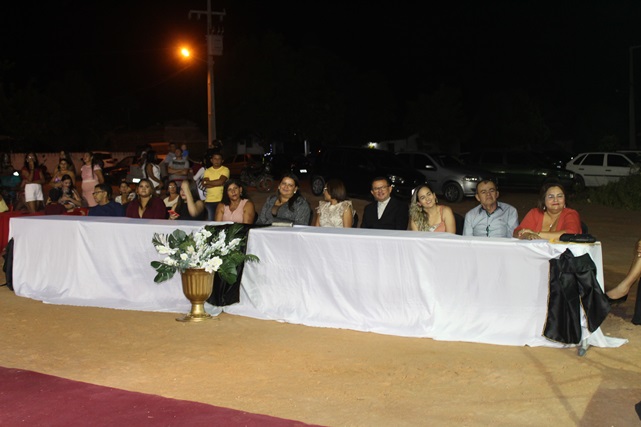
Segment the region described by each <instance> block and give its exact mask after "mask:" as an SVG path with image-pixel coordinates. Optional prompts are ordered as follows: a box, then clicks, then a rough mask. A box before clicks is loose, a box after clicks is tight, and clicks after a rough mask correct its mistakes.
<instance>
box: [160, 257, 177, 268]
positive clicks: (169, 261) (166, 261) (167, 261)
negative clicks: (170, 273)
mask: <svg viewBox="0 0 641 427" xmlns="http://www.w3.org/2000/svg"><path fill="white" fill-rule="evenodd" d="M162 262H163V264H167V265H172V266H175V265H178V262H176V260H175V259H173V258H171V257H167V258H165V259H164V260H163V261H162Z"/></svg>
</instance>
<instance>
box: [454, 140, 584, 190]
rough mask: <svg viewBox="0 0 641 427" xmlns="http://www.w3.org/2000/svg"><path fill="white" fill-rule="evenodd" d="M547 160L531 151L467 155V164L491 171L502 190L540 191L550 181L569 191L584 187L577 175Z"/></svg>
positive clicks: (487, 151)
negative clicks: (581, 185) (576, 178)
mask: <svg viewBox="0 0 641 427" xmlns="http://www.w3.org/2000/svg"><path fill="white" fill-rule="evenodd" d="M545 159H546V157H544V156H537V155H536V153H532V152H530V151H502V150H484V151H479V152H474V153H469V154H467V155H466V157H465V164H466V165H471V166H476V167H480V168H482V169H485V170H487V171H489V172H490V173H492V174H493V175H494V176H495V177H496V179H497V185H498V186H499V187H501V188H513V189H525V190H539V189H540V188H541V186H542V185H543V184H544V183H546V182H550V181H556V182H559V183H560V184H561V185H563V186H564V187H565V188H566V189H568V190H576V189H578V188H577V187H580V184H581V183H580V182H579V181H577V180H575V177H574V173H573V172H571V171H568V170H566V169H562V168H558V167H557V166H556V165H554V164H550V163H548V162H547V161H546V160H545Z"/></svg>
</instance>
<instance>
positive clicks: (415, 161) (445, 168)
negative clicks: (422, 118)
mask: <svg viewBox="0 0 641 427" xmlns="http://www.w3.org/2000/svg"><path fill="white" fill-rule="evenodd" d="M396 157H397V158H399V159H400V160H401V161H402V162H403V163H405V164H407V165H409V166H410V167H411V168H413V169H416V170H417V171H419V172H420V173H422V174H423V175H424V176H425V178H426V179H427V182H428V184H430V186H431V187H432V188H433V189H434V191H435V192H436V194H438V195H439V196H443V198H445V200H447V201H448V202H460V201H461V200H463V197H466V196H467V197H473V196H474V195H475V194H476V184H478V183H479V182H480V181H482V180H484V179H495V178H494V176H493V175H492V174H491V173H490V172H488V171H484V170H482V169H479V168H474V167H471V166H467V167H466V166H464V165H463V164H461V162H459V161H458V160H457V159H456V158H454V157H452V156H449V155H447V154H440V153H434V154H427V153H421V152H401V153H397V154H396Z"/></svg>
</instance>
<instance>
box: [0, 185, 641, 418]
mask: <svg viewBox="0 0 641 427" xmlns="http://www.w3.org/2000/svg"><path fill="white" fill-rule="evenodd" d="M304 194H305V195H306V196H307V197H308V198H309V200H310V201H311V203H312V205H313V206H316V205H317V201H318V198H317V197H313V196H311V195H310V193H309V192H308V191H306V190H305V189H304ZM253 196H254V199H255V200H256V202H257V205H258V207H260V206H262V201H263V200H264V196H263V195H256V194H254V195H253ZM535 198H536V195H535V194H533V193H518V194H508V193H506V192H504V193H503V194H502V195H501V199H502V200H504V201H506V202H508V203H512V204H513V205H514V206H516V207H517V209H518V210H519V213H520V214H521V216H522V215H524V214H525V212H526V211H527V210H528V209H529V208H530V207H532V206H533V205H534V203H535V201H534V200H535ZM355 205H356V207H357V210H358V211H359V215H360V214H361V213H362V207H363V206H364V202H363V201H355ZM473 205H475V203H474V202H473V201H472V200H468V201H465V202H462V203H459V204H454V205H452V207H453V209H454V210H455V211H456V212H459V213H461V214H464V213H465V212H466V211H467V210H468V209H470V208H471V207H472V206H473ZM573 206H574V207H575V208H577V209H578V210H579V212H580V213H581V215H582V219H583V220H584V221H585V222H586V223H587V224H588V225H589V227H590V232H591V233H592V234H594V235H595V236H597V237H598V238H599V239H600V240H601V241H602V243H603V254H604V264H605V265H604V274H605V280H606V288H608V287H612V286H614V285H615V284H616V282H617V281H618V280H620V279H621V278H622V277H623V276H624V274H625V272H626V271H627V268H628V265H629V262H630V260H631V248H632V247H633V245H634V242H635V241H636V239H637V238H638V237H639V236H641V227H639V212H629V211H623V210H617V209H612V208H606V207H603V206H598V205H592V204H589V203H579V204H575V205H573ZM361 216H362V215H361ZM635 296H636V287H634V288H633V292H632V294H631V295H630V298H631V299H632V301H628V302H627V303H626V304H624V305H622V306H620V307H617V308H615V309H613V311H612V313H611V314H610V315H609V316H608V318H607V319H606V321H605V323H604V324H603V325H602V329H603V331H604V333H606V334H607V335H611V336H616V337H624V338H627V339H629V340H630V342H629V343H628V344H626V345H624V346H623V347H621V348H615V349H601V348H595V347H591V348H590V349H589V351H588V353H587V355H586V356H585V357H578V356H577V351H576V349H551V348H529V347H509V346H495V345H486V344H472V343H463V342H442V341H434V340H431V339H416V338H402V337H395V336H386V335H377V334H373V333H363V332H355V331H349V330H339V329H323V328H311V327H306V326H300V325H291V324H285V323H278V322H273V321H261V320H254V319H250V318H244V317H239V316H232V315H227V314H222V315H220V316H219V318H218V319H217V320H213V321H210V322H204V323H200V324H184V323H180V322H176V321H175V320H174V318H175V317H176V315H175V314H172V313H152V312H137V311H124V310H110V309H99V308H86V307H72V306H58V305H47V304H42V303H41V302H38V301H34V300H29V299H25V298H20V297H16V296H15V295H14V294H13V293H12V292H10V291H9V290H7V288H6V287H3V288H0V316H1V317H0V318H1V319H2V326H1V327H0V328H1V331H2V333H1V334H0V364H1V365H2V366H6V367H15V368H23V369H30V370H34V371H38V372H43V373H47V374H53V375H59V376H62V377H66V378H71V379H75V380H80V381H87V382H92V383H96V384H102V385H106V386H112V387H118V388H122V389H126V390H133V391H140V392H146V393H154V394H159V395H162V396H167V397H173V398H179V399H188V400H194V401H199V402H204V403H209V404H214V405H220V406H225V407H230V408H235V409H241V410H245V411H250V412H256V413H263V414H269V415H274V416H278V417H284V418H289V419H295V420H300V421H304V422H308V423H315V424H322V425H332V426H391V425H393V426H415V425H461V426H487V425H499V426H515V425H518V426H529V425H531V426H540V425H545V424H549V425H581V426H630V425H639V424H640V422H639V418H638V416H637V415H636V413H635V410H634V405H635V404H636V403H638V402H640V401H641V366H639V361H640V360H641V327H637V326H634V325H633V324H631V323H630V319H631V317H632V311H633V308H634V304H633V300H634V297H635ZM0 405H1V402H0ZM0 420H1V414H0ZM0 424H1V423H0Z"/></svg>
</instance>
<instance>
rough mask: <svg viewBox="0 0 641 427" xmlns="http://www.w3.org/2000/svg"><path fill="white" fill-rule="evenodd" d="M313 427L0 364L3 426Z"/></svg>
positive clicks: (0, 422) (0, 421) (0, 405)
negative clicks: (10, 367) (4, 366)
mask: <svg viewBox="0 0 641 427" xmlns="http://www.w3.org/2000/svg"><path fill="white" fill-rule="evenodd" d="M77 425H91V426H128V427H129V426H190V427H192V426H225V427H227V426H261V427H262V426H267V427H282V426H308V425H309V424H305V423H301V422H297V421H291V420H285V419H282V418H275V417H270V416H267V415H256V414H250V413H247V412H242V411H237V410H234V409H228V408H220V407H217V406H212V405H206V404H204V403H196V402H189V401H186V400H177V399H169V398H166V397H161V396H156V395H152V394H144V393H136V392H131V391H125V390H119V389H116V388H111V387H102V386H98V385H93V384H88V383H83V382H79V381H72V380H67V379H64V378H60V377H54V376H51V375H45V374H39V373H37V372H32V371H25V370H21V369H9V368H2V367H0V426H3V427H13V426H77Z"/></svg>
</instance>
